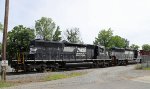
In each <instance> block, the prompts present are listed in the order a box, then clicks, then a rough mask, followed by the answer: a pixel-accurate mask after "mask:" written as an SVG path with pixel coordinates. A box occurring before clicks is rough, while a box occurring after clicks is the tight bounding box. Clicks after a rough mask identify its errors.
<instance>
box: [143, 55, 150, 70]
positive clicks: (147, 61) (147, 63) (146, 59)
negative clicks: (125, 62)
mask: <svg viewBox="0 0 150 89" xmlns="http://www.w3.org/2000/svg"><path fill="white" fill-rule="evenodd" d="M141 58H142V63H141V66H142V68H150V55H142V56H141Z"/></svg>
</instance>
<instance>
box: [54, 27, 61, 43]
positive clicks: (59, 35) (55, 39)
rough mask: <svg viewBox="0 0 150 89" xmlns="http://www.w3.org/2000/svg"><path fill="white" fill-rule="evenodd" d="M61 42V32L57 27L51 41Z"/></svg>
mask: <svg viewBox="0 0 150 89" xmlns="http://www.w3.org/2000/svg"><path fill="white" fill-rule="evenodd" d="M60 40H61V31H60V28H59V26H57V29H56V31H55V33H54V34H53V41H60Z"/></svg>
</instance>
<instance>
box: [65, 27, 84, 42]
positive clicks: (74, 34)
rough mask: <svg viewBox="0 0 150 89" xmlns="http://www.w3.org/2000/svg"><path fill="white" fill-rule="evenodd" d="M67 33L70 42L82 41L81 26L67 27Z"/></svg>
mask: <svg viewBox="0 0 150 89" xmlns="http://www.w3.org/2000/svg"><path fill="white" fill-rule="evenodd" d="M65 35H66V39H67V41H68V42H71V43H81V40H80V31H79V28H76V27H75V28H71V29H67V30H66V34H65Z"/></svg>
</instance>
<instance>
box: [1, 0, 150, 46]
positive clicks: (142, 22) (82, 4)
mask: <svg viewBox="0 0 150 89" xmlns="http://www.w3.org/2000/svg"><path fill="white" fill-rule="evenodd" d="M4 5H5V0H0V22H1V23H3V21H4ZM149 10H150V0H10V12H9V28H8V30H9V31H10V30H12V28H13V27H14V26H17V25H24V26H26V27H30V28H34V25H35V21H36V20H38V19H40V18H41V17H49V18H52V19H53V21H54V22H55V23H56V25H58V26H60V28H61V30H62V31H65V30H66V29H67V28H72V27H78V28H79V29H80V33H81V37H82V40H83V42H84V43H87V44H92V43H93V41H94V40H95V37H96V36H97V35H98V32H99V31H101V30H102V29H108V28H111V29H112V30H113V33H114V35H119V36H121V37H123V38H126V39H128V40H129V41H130V44H137V45H140V46H141V45H143V44H150V35H149V33H150V11H149ZM0 38H1V39H2V34H0ZM1 39H0V40H1Z"/></svg>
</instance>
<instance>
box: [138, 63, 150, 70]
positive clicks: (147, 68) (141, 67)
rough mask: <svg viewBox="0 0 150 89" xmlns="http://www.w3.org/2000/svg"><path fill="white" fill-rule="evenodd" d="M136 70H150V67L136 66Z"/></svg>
mask: <svg viewBox="0 0 150 89" xmlns="http://www.w3.org/2000/svg"><path fill="white" fill-rule="evenodd" d="M135 69H136V70H150V67H144V66H142V65H141V64H138V65H136V66H135Z"/></svg>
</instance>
